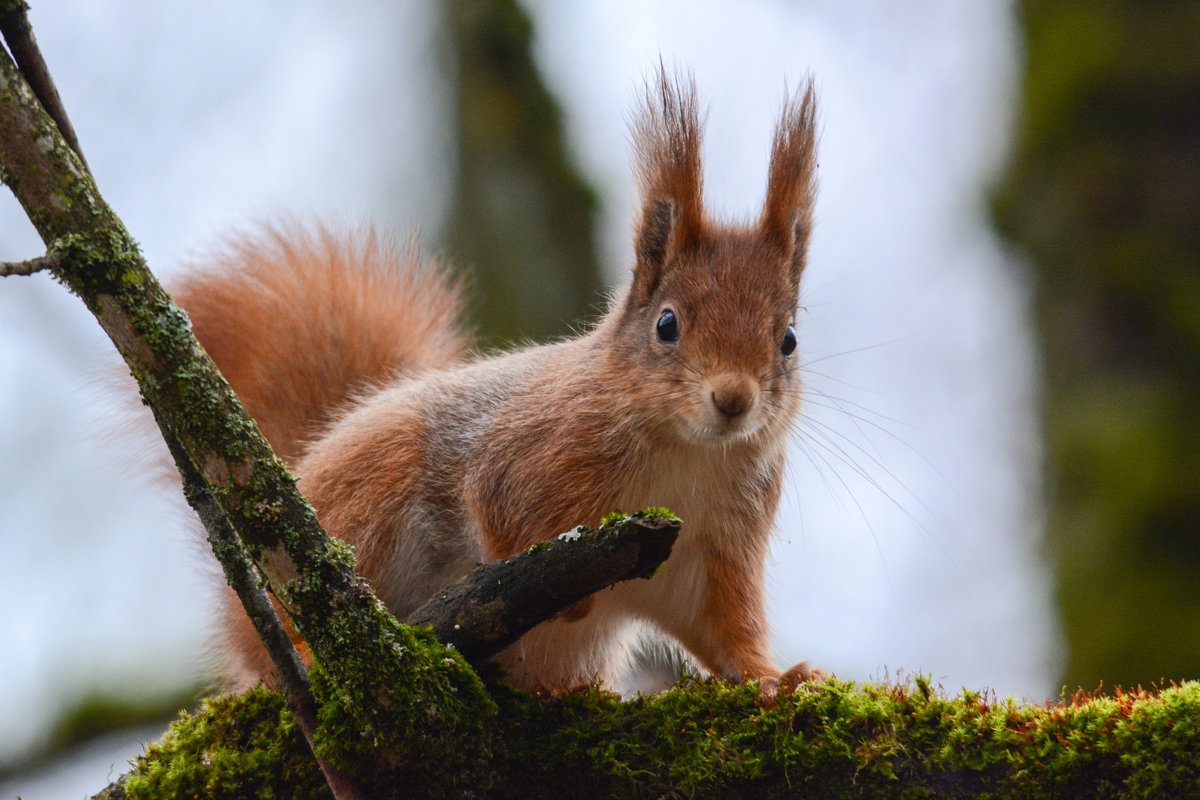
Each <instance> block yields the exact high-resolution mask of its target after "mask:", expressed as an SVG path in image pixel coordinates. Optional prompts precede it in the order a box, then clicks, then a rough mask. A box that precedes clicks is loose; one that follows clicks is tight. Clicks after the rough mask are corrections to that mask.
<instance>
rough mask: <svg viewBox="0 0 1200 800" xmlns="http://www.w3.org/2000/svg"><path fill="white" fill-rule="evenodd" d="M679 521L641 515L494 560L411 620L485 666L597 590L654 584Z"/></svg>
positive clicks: (582, 611)
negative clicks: (639, 581)
mask: <svg viewBox="0 0 1200 800" xmlns="http://www.w3.org/2000/svg"><path fill="white" fill-rule="evenodd" d="M679 526H680V522H679V520H678V519H677V518H676V517H674V516H670V515H668V514H665V513H664V514H656V513H640V514H634V515H632V516H628V517H626V516H620V515H618V516H616V517H614V518H612V519H608V520H605V523H604V524H603V525H601V527H600V529H599V530H595V531H591V530H587V529H583V528H581V529H579V530H577V531H573V532H571V533H564V534H563V535H562V536H560V537H558V538H557V539H553V540H551V541H548V542H542V543H541V544H538V545H534V546H533V547H531V548H529V549H528V550H526V551H525V552H523V553H520V554H518V555H515V556H512V557H510V558H505V559H502V560H500V561H493V562H491V563H489V564H485V565H483V566H482V567H480V568H479V569H477V570H475V571H474V572H472V573H471V574H470V575H467V576H466V577H464V578H463V579H462V580H460V581H458V582H457V583H455V584H453V585H451V586H448V587H446V588H445V589H444V590H442V591H440V592H438V593H437V595H436V596H435V597H434V598H433V599H431V600H430V601H429V602H428V603H426V604H425V605H424V606H422V607H421V608H419V609H417V610H416V611H414V612H413V613H412V614H411V615H410V616H409V617H408V619H407V620H405V621H406V622H408V623H410V624H413V625H429V626H430V627H431V628H432V629H433V634H434V636H436V637H437V638H438V641H441V642H445V643H446V644H449V645H452V646H453V647H454V648H455V649H457V650H458V651H459V652H460V653H462V654H463V657H464V658H466V659H467V661H469V662H471V663H472V664H480V663H482V662H484V661H486V660H487V659H489V658H491V657H492V656H494V655H496V654H497V653H499V652H500V651H501V650H502V649H504V648H505V647H507V646H508V645H510V644H512V643H513V642H515V641H516V640H517V639H518V638H519V637H520V636H521V634H523V633H525V632H526V631H527V630H529V629H530V628H532V627H533V626H534V625H537V624H538V623H539V622H542V621H544V620H547V619H549V618H550V617H552V616H554V615H555V614H557V613H559V612H561V611H563V609H566V608H568V607H572V610H571V612H568V613H572V612H574V613H578V614H583V613H586V612H587V609H578V608H577V604H579V603H580V602H582V601H585V600H586V599H587V598H589V597H591V596H592V594H594V593H595V592H597V591H599V590H601V589H603V588H605V587H608V586H612V585H613V584H614V583H617V582H618V581H624V580H629V579H631V578H649V577H651V576H652V575H653V574H654V573H655V571H656V570H657V569H658V568H659V567H660V566H661V565H662V563H663V562H664V561H666V560H667V556H668V555H670V554H671V545H673V544H674V543H675V538H676V537H677V536H678V535H679Z"/></svg>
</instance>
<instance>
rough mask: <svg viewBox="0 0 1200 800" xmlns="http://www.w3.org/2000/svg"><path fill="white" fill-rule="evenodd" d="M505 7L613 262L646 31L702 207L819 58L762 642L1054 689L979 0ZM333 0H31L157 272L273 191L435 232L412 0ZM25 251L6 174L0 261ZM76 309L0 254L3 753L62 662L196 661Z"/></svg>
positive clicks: (91, 330) (64, 83)
mask: <svg viewBox="0 0 1200 800" xmlns="http://www.w3.org/2000/svg"><path fill="white" fill-rule="evenodd" d="M529 7H530V8H531V9H533V10H534V11H535V13H536V17H537V24H538V25H539V39H538V45H537V55H538V58H539V61H540V63H541V64H542V66H543V67H544V70H545V71H546V73H547V76H548V77H547V80H548V81H549V83H550V84H551V86H552V88H553V89H554V90H555V91H556V92H557V93H558V95H559V96H560V98H561V99H562V102H563V104H564V107H565V110H566V113H567V129H568V132H569V134H570V136H571V138H572V141H573V142H574V144H575V146H576V148H577V154H578V157H579V160H580V163H581V165H582V166H583V167H584V169H585V170H586V172H587V173H588V175H589V176H590V177H591V179H592V180H593V181H594V182H595V183H596V185H597V186H598V187H599V188H600V190H601V193H602V196H603V202H604V224H603V241H602V243H601V244H602V248H603V252H604V253H605V254H606V257H607V259H608V261H609V266H610V270H611V272H612V274H613V275H614V280H619V279H620V276H622V275H623V274H624V270H625V269H627V267H628V264H629V263H630V260H631V258H630V250H629V243H628V231H629V230H630V224H631V223H630V220H631V219H632V210H633V203H634V202H635V201H634V197H633V186H632V181H631V177H630V172H629V167H628V153H627V148H626V138H625V125H626V120H627V117H628V111H629V109H630V107H631V103H632V101H633V98H634V97H635V95H636V92H637V87H638V85H639V83H640V81H641V79H642V76H643V75H645V74H646V73H647V72H648V71H649V70H650V69H651V68H652V67H653V66H654V65H655V64H657V61H658V59H659V57H660V56H661V57H662V58H663V60H664V61H665V62H666V63H667V64H669V65H671V64H677V65H680V66H687V67H690V68H691V69H692V70H693V71H694V72H695V74H696V78H697V83H698V85H699V87H700V90H701V94H702V97H703V98H704V99H705V100H706V103H707V106H708V110H709V125H708V129H707V140H706V141H707V150H706V194H707V198H708V200H709V202H710V204H711V205H712V206H713V207H714V208H715V209H716V210H717V211H718V212H719V213H724V214H728V215H732V216H745V215H750V214H753V213H754V212H755V210H756V209H757V207H758V205H759V204H760V203H761V198H762V192H763V185H764V180H765V172H766V149H767V145H768V142H769V137H770V134H771V126H772V124H773V122H774V119H775V116H776V114H777V112H778V109H779V105H780V102H781V99H782V97H783V92H784V89H785V87H786V86H795V85H796V84H797V83H798V82H799V80H800V79H801V77H802V76H804V75H806V74H808V73H810V72H811V73H812V75H813V76H814V77H815V78H816V82H817V86H818V90H819V92H820V98H821V109H822V110H821V120H822V129H823V133H822V140H821V158H820V164H821V167H820V181H821V192H820V198H819V203H818V207H817V229H816V232H815V236H814V240H813V245H812V253H811V257H810V267H809V271H808V273H807V274H806V276H805V280H806V282H807V284H806V287H805V290H804V296H803V297H802V302H803V303H804V305H805V306H806V307H807V310H808V313H807V315H806V316H805V317H804V318H803V319H802V320H801V348H802V357H803V363H807V364H809V365H811V366H810V369H809V377H808V387H809V389H808V406H807V410H806V412H805V419H806V422H805V424H804V426H803V427H804V431H805V433H804V437H803V441H800V442H798V443H797V446H796V449H795V452H794V454H793V458H792V465H793V468H792V471H791V473H790V476H789V479H788V483H787V489H786V492H785V507H784V509H783V510H782V512H781V514H780V519H779V529H780V535H779V537H778V541H777V546H776V549H775V556H774V563H773V565H772V570H771V577H770V581H771V590H772V623H773V628H774V630H775V639H774V641H775V645H776V650H777V652H778V656H779V660H780V661H781V662H787V663H791V662H793V661H796V660H799V659H802V658H806V659H811V660H813V661H814V662H816V663H819V664H822V665H824V666H826V667H829V668H831V669H833V670H834V671H835V672H837V673H838V674H839V675H840V676H843V677H847V678H854V679H867V678H871V677H875V678H879V677H884V676H885V675H887V674H889V673H890V674H895V673H896V672H897V671H898V670H905V671H908V672H912V671H922V672H929V673H931V674H932V675H933V677H934V679H935V681H941V682H943V683H944V685H945V686H946V688H947V689H948V690H957V689H958V688H959V687H960V686H969V687H974V688H982V687H992V688H995V689H996V690H997V691H998V692H999V693H1000V694H1001V695H1006V694H1014V695H1016V696H1017V697H1027V698H1032V699H1035V700H1041V699H1042V698H1043V697H1045V696H1048V695H1054V694H1056V693H1057V689H1058V687H1056V686H1054V685H1053V684H1052V681H1053V679H1054V675H1055V670H1056V664H1057V660H1058V657H1059V651H1058V647H1059V645H1058V644H1057V638H1056V627H1055V624H1056V623H1055V620H1054V617H1053V611H1052V608H1051V605H1050V595H1049V591H1050V589H1049V582H1048V576H1047V575H1046V573H1045V571H1044V568H1043V566H1042V564H1041V559H1040V557H1039V553H1038V546H1039V538H1038V537H1039V536H1040V528H1039V526H1040V498H1039V495H1038V491H1039V490H1038V482H1037V477H1036V472H1037V463H1038V458H1039V453H1038V446H1037V442H1036V437H1035V426H1034V417H1033V403H1034V399H1035V390H1036V378H1035V370H1034V367H1033V363H1034V362H1033V355H1032V349H1031V343H1030V340H1029V332H1028V329H1027V321H1026V309H1025V293H1024V290H1023V289H1022V287H1021V285H1020V282H1019V279H1018V275H1019V265H1017V264H1014V263H1012V261H1011V258H1010V257H1009V256H1008V255H1007V254H1006V253H1005V252H1004V251H1003V250H1002V249H1001V248H1000V246H999V245H998V243H997V241H996V240H995V238H994V237H993V235H992V234H991V233H989V231H988V229H987V225H986V220H985V218H984V214H983V210H982V203H983V197H984V195H983V192H984V189H985V186H986V182H987V181H988V179H989V177H990V176H991V175H992V174H993V173H994V172H995V170H996V169H997V168H998V167H997V164H998V162H999V159H1000V158H1001V157H1002V156H1003V152H1004V147H1005V141H1006V135H1007V133H1008V131H1009V128H1010V127H1011V93H1012V91H1013V89H1012V86H1013V80H1014V75H1015V61H1014V59H1015V54H1016V41H1015V35H1016V34H1015V31H1014V29H1013V23H1012V20H1011V19H1010V12H1009V8H1008V5H1007V4H1006V3H1002V2H996V1H995V0H991V1H989V2H978V3H962V2H959V1H958V0H919V1H914V2H899V0H891V1H889V0H878V1H872V2H862V3H853V4H850V3H842V2H836V1H835V0H823V1H822V2H810V3H803V4H800V3H788V2H783V1H782V0H778V1H777V2H768V1H767V0H756V1H751V2H743V3H738V4H732V3H726V4H722V3H714V2H697V1H696V0H693V2H674V1H672V2H666V1H665V0H664V2H645V1H644V0H643V1H642V2H638V1H637V0H619V1H617V2H614V1H613V0H586V1H582V0H581V1H580V2H574V3H551V2H544V1H543V2H531V3H530V5H529ZM333 9H334V4H333V3H320V4H316V3H314V4H308V5H305V6H304V7H303V10H299V7H298V6H297V5H295V4H292V3H287V2H283V0H271V2H260V3H255V4H244V3H235V2H232V0H225V1H224V2H215V3H205V4H194V5H193V4H182V3H170V4H164V3H156V2H152V0H120V1H119V2H113V1H112V0H43V1H42V2H37V3H35V4H34V8H33V12H32V21H33V25H34V28H35V31H36V32H37V35H38V38H39V40H40V42H41V44H42V46H43V49H44V51H45V52H46V54H47V58H48V59H49V62H50V65H51V69H52V71H53V73H54V75H55V77H56V79H57V81H58V83H59V88H60V91H61V93H62V95H63V98H64V101H65V102H66V104H67V107H68V109H69V111H70V113H71V116H72V119H73V122H74V124H75V127H76V129H77V131H78V133H79V135H80V138H81V140H82V142H83V146H84V149H85V152H86V154H87V156H88V159H89V161H90V163H91V165H92V168H93V169H94V170H95V172H96V174H97V176H98V180H99V184H100V189H101V191H102V192H103V193H104V194H105V197H106V198H107V199H108V200H109V202H110V203H111V204H112V205H113V206H114V207H115V208H116V209H117V211H118V213H119V214H120V215H121V216H122V218H123V219H124V221H125V222H126V224H127V225H128V227H129V228H130V230H131V231H132V232H133V233H134V235H135V236H136V237H138V238H139V240H140V241H141V242H142V244H143V246H144V250H145V253H146V255H147V257H148V258H149V260H150V264H151V266H152V268H154V269H155V270H156V271H158V272H160V273H169V272H170V271H171V270H172V269H173V268H174V266H175V265H176V264H177V263H178V262H179V261H180V260H181V259H182V258H185V257H186V256H187V255H188V254H189V253H192V252H195V251H197V250H202V249H203V248H204V247H205V246H206V244H207V243H209V242H210V241H212V239H213V238H214V237H215V236H218V235H220V234H221V233H222V232H224V231H226V230H228V229H229V228H230V227H231V226H236V225H238V224H242V223H245V222H246V221H248V220H249V221H252V220H255V219H261V218H263V217H269V216H271V215H273V214H277V213H283V212H290V213H298V214H300V215H306V214H313V215H318V216H328V215H334V216H336V217H338V218H342V219H349V220H356V219H359V218H363V217H372V218H375V219H377V220H378V221H379V222H380V223H381V224H383V225H385V226H388V227H391V228H393V229H395V230H396V231H397V232H399V233H401V234H403V233H406V232H407V231H408V230H410V229H412V228H414V227H420V228H425V229H426V230H428V229H430V228H433V227H435V226H436V221H437V219H438V217H439V214H440V210H441V205H440V204H441V198H442V195H443V193H444V189H445V180H446V173H447V171H446V169H445V168H444V167H443V168H439V166H438V165H439V164H444V163H445V161H444V159H445V152H444V141H443V140H442V134H439V133H438V131H439V125H440V123H441V121H442V119H443V117H444V109H443V108H442V106H441V104H440V100H439V80H440V78H439V76H440V74H441V73H442V68H441V66H440V63H439V62H438V61H437V57H438V56H437V53H436V50H435V49H434V48H433V45H432V44H431V43H430V41H429V40H428V39H427V38H426V35H425V34H424V33H422V32H423V31H427V30H428V27H429V23H428V20H429V18H430V15H431V6H430V5H429V3H428V0H420V1H419V2H418V1H415V0H410V2H405V3H398V4H392V3H388V2H375V3H360V4H352V5H345V4H342V5H339V6H338V7H337V11H336V13H335V12H334V11H333ZM404 31H408V34H407V36H408V37H409V39H407V40H404V39H403V37H404V36H405V34H404V33H403V32H404ZM398 37H400V38H398ZM388 162H393V163H394V164H396V165H397V166H395V167H391V168H389V169H387V170H381V169H380V168H379V166H378V165H379V164H381V163H388ZM397 176H399V177H397ZM40 252H41V247H40V244H39V243H38V242H37V241H36V238H35V237H34V235H33V233H32V229H31V228H30V227H29V225H28V223H27V222H26V221H25V220H24V217H23V215H22V213H21V211H20V209H19V207H17V205H16V203H15V202H14V201H12V199H11V197H10V196H8V195H7V193H5V195H4V196H2V197H0V259H4V260H16V259H23V258H28V257H31V256H34V255H37V254H39V253H40ZM97 330H98V329H97V328H96V326H95V324H94V322H93V321H91V319H90V318H89V317H88V315H87V314H86V312H85V311H83V309H82V305H81V304H80V303H78V301H76V300H75V299H74V298H73V297H70V296H69V295H68V294H67V293H66V292H65V291H64V290H62V289H61V288H60V287H58V286H56V285H54V284H53V283H52V282H51V281H50V280H48V279H46V278H45V277H44V276H41V277H35V278H8V279H4V280H3V281H0V419H2V420H3V424H0V553H2V554H3V555H2V557H0V643H2V644H0V761H2V760H3V759H4V758H5V757H6V756H11V754H12V753H14V752H16V751H18V750H19V749H21V748H22V747H23V746H27V744H26V743H25V742H24V741H23V740H22V739H21V738H20V736H21V735H24V734H27V733H30V732H36V731H37V730H38V729H39V728H38V726H39V723H38V720H42V719H44V720H47V721H48V720H49V719H50V718H52V716H53V714H54V713H56V712H55V709H56V708H57V707H58V705H59V704H60V703H62V702H64V701H67V700H69V698H70V697H72V696H74V695H75V694H77V693H78V692H80V691H83V689H84V687H87V686H89V685H96V684H103V683H104V682H107V681H113V680H122V679H123V680H126V681H128V682H132V683H133V684H134V685H137V686H139V687H142V688H143V689H144V690H145V691H154V690H158V689H162V688H166V687H169V686H170V685H171V683H172V682H173V681H174V680H176V679H178V678H180V677H182V678H183V679H184V680H190V679H191V678H192V677H193V675H194V674H195V672H194V670H195V669H196V666H195V665H196V664H197V663H198V661H199V660H200V658H201V656H200V653H201V652H202V649H203V639H204V626H205V624H206V619H207V612H206V610H205V608H204V607H203V605H202V602H201V601H203V599H204V598H205V596H206V595H205V593H204V590H203V586H204V584H205V578H204V576H203V574H202V570H198V569H196V568H195V566H194V562H195V561H196V556H195V550H194V548H193V547H192V546H191V545H189V544H188V543H187V542H186V537H185V536H184V535H182V533H180V528H181V526H180V525H179V524H178V520H177V519H176V518H175V512H174V511H172V510H171V509H172V505H171V503H170V502H169V501H167V500H164V499H162V498H157V497H155V496H153V495H148V494H147V493H146V490H145V489H144V486H143V484H144V482H143V481H141V480H139V479H138V478H137V477H136V476H135V475H134V474H131V471H130V469H129V468H128V463H129V462H130V461H131V460H136V457H137V453H136V451H135V452H129V450H130V448H129V446H128V445H126V444H119V443H118V444H114V440H112V439H108V440H104V441H102V442H101V444H100V446H99V447H98V446H97V445H96V439H95V437H94V436H92V435H91V433H90V431H91V430H93V429H94V428H97V427H103V425H104V419H105V417H106V416H107V415H109V414H110V413H111V409H110V407H108V406H106V405H104V404H103V402H102V401H101V400H99V399H97V395H96V392H95V390H94V383H95V376H96V375H97V374H102V373H103V372H104V370H105V369H106V367H105V366H104V365H106V364H112V363H114V361H113V359H112V357H111V356H110V355H109V347H108V345H107V343H106V342H104V341H103V340H102V339H101V337H100V336H99V335H98V334H97ZM118 441H119V440H118ZM102 450H107V451H108V452H107V454H106V453H104V452H101V451H102ZM112 450H117V451H121V452H119V453H118V456H120V457H121V458H114V457H112V454H111V451H112ZM122 458H123V459H124V461H122ZM133 472H136V470H134V471H133ZM120 676H125V677H124V678H121V677H120ZM118 766H119V764H118ZM103 777H104V776H96V777H94V778H93V779H91V780H90V782H87V783H85V784H84V785H83V788H82V789H81V790H80V791H89V790H90V791H95V790H97V789H99V788H100V787H101V786H102V785H103V782H104V781H103ZM8 788H9V787H7V786H0V794H11V792H8V791H7V789H8ZM12 789H13V791H22V792H23V795H24V796H25V797H26V798H27V800H34V798H36V796H37V795H36V793H34V794H31V793H30V791H29V789H28V788H23V787H22V786H20V785H14V786H13V787H12Z"/></svg>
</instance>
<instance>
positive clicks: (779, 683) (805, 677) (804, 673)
mask: <svg viewBox="0 0 1200 800" xmlns="http://www.w3.org/2000/svg"><path fill="white" fill-rule="evenodd" d="M831 674H832V673H830V672H829V671H828V670H825V669H822V668H820V667H814V666H813V665H812V664H810V663H809V662H807V661H801V662H800V663H799V664H797V665H796V666H794V667H792V668H791V669H789V670H787V671H786V672H783V673H782V674H780V675H764V676H763V677H761V678H759V679H758V686H759V690H760V691H761V692H762V694H763V696H765V697H774V696H775V695H777V694H778V693H779V689H780V687H783V686H786V687H787V688H788V690H789V691H791V690H793V689H795V688H796V687H797V686H799V685H800V684H802V683H820V682H821V681H823V680H825V679H826V678H828V677H830V675H831Z"/></svg>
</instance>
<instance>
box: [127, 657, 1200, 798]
mask: <svg viewBox="0 0 1200 800" xmlns="http://www.w3.org/2000/svg"><path fill="white" fill-rule="evenodd" d="M491 692H492V697H493V699H494V701H495V702H496V703H497V706H498V709H499V713H498V714H497V715H496V716H495V717H494V722H493V723H492V724H493V725H494V735H493V737H492V740H493V742H494V745H493V748H492V751H491V754H490V758H489V759H488V760H487V762H486V763H481V764H479V765H478V766H477V767H475V768H473V769H471V770H467V771H460V770H457V769H455V768H454V767H453V766H451V765H445V766H444V767H443V766H442V765H441V764H440V762H439V761H438V759H439V757H440V756H439V754H436V753H429V754H426V756H427V757H428V758H430V759H431V760H432V761H431V763H432V769H433V770H434V771H436V772H437V774H436V775H434V776H432V780H431V781H430V782H429V783H426V784H424V785H423V786H422V792H423V794H422V795H421V796H427V797H471V796H487V797H497V798H506V797H513V798H517V797H519V798H522V800H529V799H530V798H540V797H545V798H556V799H557V798H562V797H571V798H591V797H596V798H599V797H631V798H632V797H646V798H653V797H697V798H701V797H713V798H740V797H745V798H772V797H793V798H794V797H819V798H840V797H853V798H874V797H878V798H918V797H934V798H946V797H982V798H1041V797H1047V798H1061V797H1087V798H1162V797H1196V796H1200V684H1198V683H1187V684H1183V685H1180V686H1172V687H1170V688H1167V689H1164V690H1162V691H1159V692H1144V691H1140V690H1139V691H1135V692H1121V691H1118V692H1115V693H1114V694H1112V695H1111V696H1098V697H1082V696H1080V697H1075V698H1072V699H1070V700H1069V701H1067V702H1064V703H1061V704H1058V705H1054V706H1047V707H1043V706H1023V705H1019V704H1017V703H1015V702H1012V701H1003V702H996V701H995V700H994V699H989V698H988V697H986V696H984V695H979V694H973V693H969V692H968V693H964V694H963V695H962V696H959V697H955V698H947V697H945V696H943V695H941V694H940V693H939V692H937V691H934V690H933V689H932V688H931V687H930V685H929V683H928V681H926V680H923V679H917V680H916V681H915V682H914V683H910V684H907V685H901V686H880V685H855V684H851V683H838V682H836V681H830V682H828V683H825V684H823V685H815V686H812V687H810V688H805V689H802V690H800V691H797V692H795V693H793V694H786V693H785V694H783V695H781V696H780V697H779V698H778V700H777V701H776V702H764V701H763V700H762V698H761V697H760V695H759V694H758V692H757V690H756V689H755V687H753V686H752V685H751V686H741V687H733V686H730V685H728V684H724V683H720V682H705V683H699V684H694V685H690V686H682V687H678V688H675V689H672V690H671V691H669V692H666V693H663V694H658V695H654V696H651V697H642V698H637V699H635V700H633V701H630V702H624V703H623V702H621V701H620V700H619V699H618V698H616V697H615V696H613V695H611V694H608V693H605V692H602V691H599V690H593V691H587V692H582V693H578V694H572V695H568V696H566V697H561V698H555V699H547V698H533V697H529V696H528V695H524V694H521V693H518V692H513V691H510V690H505V689H503V688H501V687H491ZM414 755H418V754H414ZM123 788H124V791H125V792H126V796H128V797H131V798H162V797H192V796H203V797H230V798H232V797H254V796H259V797H265V796H289V797H290V796H294V797H325V796H327V795H326V794H325V791H326V790H325V789H324V788H323V787H322V785H321V783H320V781H319V776H318V775H317V772H316V768H315V766H314V765H313V764H312V763H311V756H309V755H308V753H307V750H306V749H305V747H304V742H303V740H302V739H301V738H300V736H299V733H298V732H297V731H296V730H295V726H294V724H292V723H291V721H290V719H289V715H288V713H287V711H286V710H285V709H284V708H283V704H282V703H281V701H280V699H279V697H278V696H276V695H274V694H272V693H270V692H267V691H264V690H256V691H253V692H250V693H247V694H246V695H243V696H239V697H227V698H221V699H214V700H211V701H209V703H208V704H207V705H206V706H205V707H204V708H203V709H202V710H201V711H200V712H199V713H198V714H197V715H195V716H185V717H183V718H182V719H181V720H180V721H178V722H177V723H175V724H174V726H173V727H172V729H171V730H170V732H169V733H168V734H167V735H166V736H165V737H164V738H163V739H162V741H161V742H159V743H158V744H156V745H153V746H152V747H151V748H150V750H149V752H148V753H147V754H146V756H144V757H143V758H140V759H139V760H138V761H137V763H136V765H135V769H134V771H133V772H132V773H131V774H130V775H129V776H127V778H126V779H125V782H124V787H123ZM375 788H376V790H377V791H380V792H381V793H382V794H381V796H387V797H408V796H413V795H412V794H411V790H412V788H413V787H412V786H401V785H392V786H380V787H375Z"/></svg>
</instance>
